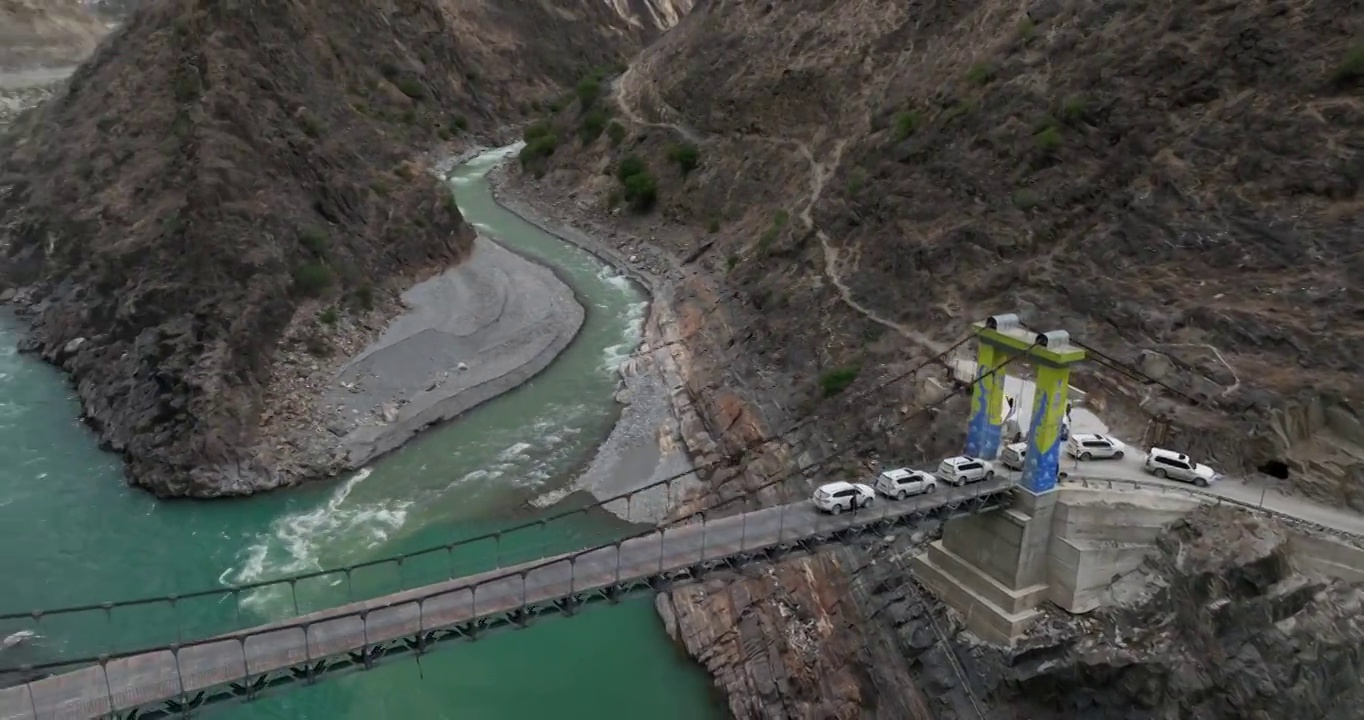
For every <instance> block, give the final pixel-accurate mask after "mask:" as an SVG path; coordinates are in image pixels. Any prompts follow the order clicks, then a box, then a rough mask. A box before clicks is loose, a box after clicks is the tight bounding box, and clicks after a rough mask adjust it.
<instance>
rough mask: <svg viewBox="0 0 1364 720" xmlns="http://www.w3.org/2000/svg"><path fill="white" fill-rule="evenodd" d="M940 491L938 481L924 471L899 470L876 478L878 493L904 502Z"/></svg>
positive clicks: (890, 471) (886, 472) (884, 473)
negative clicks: (912, 497) (922, 494)
mask: <svg viewBox="0 0 1364 720" xmlns="http://www.w3.org/2000/svg"><path fill="white" fill-rule="evenodd" d="M937 489H938V481H937V480H935V479H934V478H933V476H932V475H929V474H928V473H926V472H924V471H923V470H910V469H909V468H899V469H896V470H887V471H885V472H883V473H881V474H880V475H877V476H876V491H877V492H879V493H881V494H882V495H885V496H886V497H891V498H895V499H896V500H904V499H905V498H907V497H909V496H910V495H918V494H920V493H931V492H933V491H934V490H937Z"/></svg>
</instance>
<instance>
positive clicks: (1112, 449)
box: [1066, 433, 1123, 460]
mask: <svg viewBox="0 0 1364 720" xmlns="http://www.w3.org/2000/svg"><path fill="white" fill-rule="evenodd" d="M1122 451H1123V444H1122V443H1121V442H1120V441H1118V440H1115V439H1114V438H1111V437H1108V436H1107V435H1095V434H1091V433H1079V434H1078V435H1071V436H1070V439H1069V440H1067V441H1066V454H1067V455H1069V456H1071V457H1073V458H1075V459H1077V460H1094V459H1096V458H1099V459H1102V458H1113V459H1114V460H1121V459H1122Z"/></svg>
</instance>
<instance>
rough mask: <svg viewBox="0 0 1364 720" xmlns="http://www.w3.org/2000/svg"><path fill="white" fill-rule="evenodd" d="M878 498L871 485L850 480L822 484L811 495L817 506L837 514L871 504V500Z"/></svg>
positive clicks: (811, 499) (811, 500)
mask: <svg viewBox="0 0 1364 720" xmlns="http://www.w3.org/2000/svg"><path fill="white" fill-rule="evenodd" d="M875 498H876V493H875V492H873V491H872V489H871V486H870V485H863V484H862V483H850V482H831V483H828V484H826V485H820V486H819V487H818V488H817V489H816V490H815V494H814V495H813V496H811V497H810V502H812V503H814V504H815V507H816V508H818V509H820V510H823V511H824V512H831V513H833V514H835V515H837V514H839V513H841V512H843V511H844V510H856V509H857V508H864V507H868V506H870V505H871V501H872V500H873V499H875Z"/></svg>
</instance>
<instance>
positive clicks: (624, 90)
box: [615, 60, 947, 353]
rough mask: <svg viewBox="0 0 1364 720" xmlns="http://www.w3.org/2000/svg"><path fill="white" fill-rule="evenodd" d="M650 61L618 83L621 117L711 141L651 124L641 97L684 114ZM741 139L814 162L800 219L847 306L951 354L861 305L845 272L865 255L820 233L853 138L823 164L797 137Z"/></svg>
mask: <svg viewBox="0 0 1364 720" xmlns="http://www.w3.org/2000/svg"><path fill="white" fill-rule="evenodd" d="M649 62H650V61H649V60H644V61H641V64H637V65H632V66H631V67H630V68H629V69H627V70H626V71H625V72H624V73H623V74H622V75H621V76H620V78H619V79H618V80H617V82H616V85H615V99H616V105H617V106H618V107H620V110H621V114H622V115H624V116H625V118H626V119H627V120H629V121H630V122H631V123H633V124H635V125H637V126H640V127H654V128H661V129H667V130H671V131H673V132H675V133H677V134H678V135H680V136H682V137H683V138H684V139H685V140H686V141H687V142H690V143H694V144H698V145H699V144H703V143H705V142H706V138H704V137H702V136H701V135H700V134H699V133H697V132H695V131H693V130H692V129H690V128H688V127H686V126H685V125H683V124H682V123H680V122H673V121H668V120H665V121H663V122H654V121H650V120H646V119H645V118H644V116H643V115H642V114H641V113H640V112H639V108H638V106H637V104H638V102H639V99H640V98H641V96H643V95H644V94H646V93H647V94H649V95H651V96H652V97H653V99H654V100H655V103H654V104H655V106H656V107H657V108H659V110H660V112H662V113H663V114H664V115H665V116H668V115H671V116H673V117H676V116H678V115H680V113H678V112H677V111H676V110H674V109H673V108H672V107H670V106H669V105H668V104H667V103H666V102H664V101H663V99H662V98H661V97H658V90H657V87H655V86H654V85H653V83H651V82H649V81H648V79H647V74H646V73H643V72H640V68H642V67H643V68H645V69H647V66H648V63H649ZM740 137H742V138H743V139H745V140H749V141H752V142H760V143H767V144H770V145H780V146H785V147H787V148H789V149H791V150H792V151H794V152H795V153H796V154H797V155H799V156H800V157H802V158H804V159H805V160H806V162H808V163H809V164H810V194H809V195H808V196H807V197H806V198H805V200H804V201H803V203H802V206H801V209H800V211H799V212H798V213H797V217H798V218H799V219H800V221H801V223H802V224H804V225H805V227H806V229H807V230H809V231H811V232H814V233H815V236H816V237H817V238H819V242H820V247H821V248H822V249H823V253H824V275H825V277H827V278H828V280H829V283H830V284H831V285H833V287H834V289H835V291H836V292H837V293H838V296H839V299H840V300H841V301H842V302H843V304H844V305H846V306H847V307H848V308H850V309H852V310H853V311H854V312H856V313H858V314H859V315H862V316H863V317H865V318H867V319H868V320H871V321H872V322H874V323H876V324H878V325H881V326H883V327H886V328H889V329H891V330H894V331H895V332H896V333H898V334H899V335H900V336H901V337H904V338H905V339H907V340H909V341H911V342H913V343H915V344H917V345H920V346H922V347H924V348H927V349H928V350H930V351H932V352H934V353H941V352H943V351H944V350H946V349H947V346H946V345H944V344H942V343H941V342H938V341H937V340H934V339H933V338H931V337H929V336H928V335H926V334H924V333H923V332H921V331H919V330H916V329H914V328H911V327H909V326H907V325H905V324H903V323H898V322H895V321H894V320H891V319H889V318H887V317H884V316H882V315H881V314H879V313H877V312H876V311H875V310H872V309H871V308H869V307H867V306H866V305H863V304H862V303H861V302H859V301H858V300H857V298H856V297H854V295H853V290H852V287H851V286H849V285H848V283H847V281H846V280H845V279H844V278H845V277H846V274H845V273H848V274H850V273H851V271H852V270H853V269H855V268H856V267H857V264H858V262H859V261H860V259H861V253H860V252H849V251H846V250H840V249H839V248H836V247H835V246H834V244H833V242H832V241H831V239H830V238H829V235H828V234H827V233H825V232H824V231H823V230H820V229H819V228H818V227H817V226H816V224H815V220H814V209H815V206H816V205H817V204H818V203H819V201H820V198H821V197H822V196H823V194H824V188H825V187H826V186H827V185H828V182H829V180H830V179H831V178H832V177H833V176H834V173H836V172H837V170H838V166H839V163H841V162H842V159H843V150H844V148H846V147H847V144H848V141H849V139H848V138H843V139H841V140H839V141H837V142H836V143H834V149H833V152H832V153H831V154H830V157H829V158H828V159H826V160H824V161H820V160H819V159H818V158H817V157H815V153H814V151H813V150H811V149H810V146H809V144H807V143H806V142H804V141H801V140H797V139H795V138H784V137H768V136H765V135H747V134H745V135H741V136H740Z"/></svg>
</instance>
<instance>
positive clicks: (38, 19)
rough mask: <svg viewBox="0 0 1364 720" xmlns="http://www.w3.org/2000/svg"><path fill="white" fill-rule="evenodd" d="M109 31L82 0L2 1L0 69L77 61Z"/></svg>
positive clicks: (68, 63) (88, 53)
mask: <svg viewBox="0 0 1364 720" xmlns="http://www.w3.org/2000/svg"><path fill="white" fill-rule="evenodd" d="M106 32H108V27H107V26H105V24H104V21H103V20H101V19H99V18H97V17H96V16H95V15H94V13H92V12H90V11H89V10H88V9H86V6H85V4H84V3H82V2H81V1H80V0H0V68H8V67H26V66H35V65H70V64H73V63H78V62H80V61H81V60H84V59H85V58H86V57H88V56H89V55H90V53H91V52H93V51H94V49H95V46H96V45H98V44H99V41H100V39H101V38H103V37H104V34H105V33H106Z"/></svg>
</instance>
